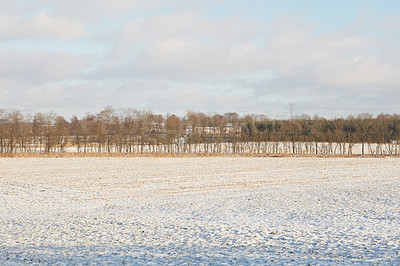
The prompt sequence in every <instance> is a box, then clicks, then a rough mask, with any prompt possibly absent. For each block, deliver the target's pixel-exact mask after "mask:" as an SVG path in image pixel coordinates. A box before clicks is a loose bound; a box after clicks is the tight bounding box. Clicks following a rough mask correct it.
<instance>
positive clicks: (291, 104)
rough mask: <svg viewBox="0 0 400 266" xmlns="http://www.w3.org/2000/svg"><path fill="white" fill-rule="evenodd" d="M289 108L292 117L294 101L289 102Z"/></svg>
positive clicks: (291, 117)
mask: <svg viewBox="0 0 400 266" xmlns="http://www.w3.org/2000/svg"><path fill="white" fill-rule="evenodd" d="M288 105H289V109H290V119H293V107H294V103H289V104H288Z"/></svg>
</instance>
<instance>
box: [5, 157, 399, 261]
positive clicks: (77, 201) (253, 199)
mask: <svg viewBox="0 0 400 266" xmlns="http://www.w3.org/2000/svg"><path fill="white" fill-rule="evenodd" d="M0 184H1V185H0V264H26V263H46V264H53V263H58V264H82V263H84V264H85V263H104V264H108V263H111V264H113V263H115V264H121V263H122V264H125V263H126V264H137V263H146V264H182V263H183V264H271V263H279V264H281V263H289V264H291V263H293V264H298V263H301V264H307V263H311V264H349V263H355V264H375V263H378V264H400V159H395V158H381V159H377V158H0Z"/></svg>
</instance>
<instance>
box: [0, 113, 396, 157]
mask: <svg viewBox="0 0 400 266" xmlns="http://www.w3.org/2000/svg"><path fill="white" fill-rule="evenodd" d="M355 145H356V146H357V147H359V151H358V153H359V154H387V155H399V154H400V149H399V145H400V116H399V115H388V114H381V115H378V116H376V117H373V116H372V115H370V114H361V115H357V116H349V117H347V118H337V119H325V118H322V117H317V116H314V117H312V118H311V117H310V116H307V115H303V116H300V117H296V118H295V119H289V120H271V119H268V118H267V117H266V116H263V115H245V116H240V115H238V114H237V113H225V114H204V113H199V112H192V111H188V112H187V114H186V115H185V116H184V117H177V116H175V115H166V116H163V115H160V114H154V113H153V112H151V111H138V110H134V109H118V110H115V109H114V108H112V107H106V108H104V109H103V110H102V111H101V112H99V113H98V114H90V113H88V114H86V115H85V116H84V117H82V118H78V117H77V116H74V117H72V119H70V120H69V121H67V120H66V119H65V118H64V117H62V116H59V115H57V114H55V113H53V112H48V113H36V114H33V115H31V114H28V115H24V114H22V113H21V112H20V111H5V110H2V109H0V153H31V152H45V153H49V152H68V151H69V152H77V153H87V152H100V153H102V152H106V153H114V152H118V153H147V152H151V153H269V154H279V153H291V154H307V153H308V154H311V153H313V154H353V153H354V147H355Z"/></svg>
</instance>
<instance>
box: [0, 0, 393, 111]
mask: <svg viewBox="0 0 400 266" xmlns="http://www.w3.org/2000/svg"><path fill="white" fill-rule="evenodd" d="M327 2H328V1H312V0H309V1H306V0H304V1H298V0H292V1H290V0H288V1H273V0H271V1H268V0H263V1H261V0H259V1H258V0H246V1H240V0H226V1H225V0H213V1H208V0H202V1H199V0H187V1H178V0H152V1H149V0H115V1H109V0H86V1H84V2H82V1H75V0H35V1H24V0H21V1H14V0H0V5H1V6H2V8H1V9H0V62H1V64H0V108H5V109H19V110H22V111H24V112H29V113H35V112H46V111H55V112H57V113H58V114H61V115H64V116H66V117H70V116H72V115H73V114H78V115H79V116H81V115H83V114H84V113H85V112H87V111H89V112H94V113H96V112H98V111H100V110H101V109H102V108H103V107H104V106H107V105H111V106H114V107H115V108H120V107H132V108H136V109H148V108H150V109H152V110H153V111H155V112H158V113H167V112H168V113H176V114H184V113H185V112H186V110H188V109H191V110H194V111H203V112H221V113H224V112H230V111H234V112H238V113H242V114H244V113H264V114H268V115H269V117H270V118H275V117H276V116H278V115H282V114H285V113H286V114H288V103H295V114H310V115H314V114H318V115H321V116H326V117H341V116H347V115H349V114H358V113H363V112H367V113H372V114H375V115H376V114H379V113H382V112H383V113H397V114H399V113H400V110H399V106H400V105H399V100H398V99H400V90H399V88H400V39H399V38H400V5H399V4H398V2H397V1H356V0H350V1H329V2H331V3H327Z"/></svg>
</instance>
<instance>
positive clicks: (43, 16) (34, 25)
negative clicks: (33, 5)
mask: <svg viewBox="0 0 400 266" xmlns="http://www.w3.org/2000/svg"><path fill="white" fill-rule="evenodd" d="M85 34H86V29H85V27H84V25H83V24H81V23H79V22H76V21H74V20H71V19H69V18H66V17H53V16H50V15H49V14H48V13H47V12H45V11H42V12H40V13H39V14H37V15H35V16H33V17H30V18H24V17H17V16H8V15H0V40H13V39H26V38H38V39H41V38H44V39H49V38H51V39H53V38H55V39H65V40H73V39H77V38H79V37H82V36H84V35H85Z"/></svg>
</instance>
